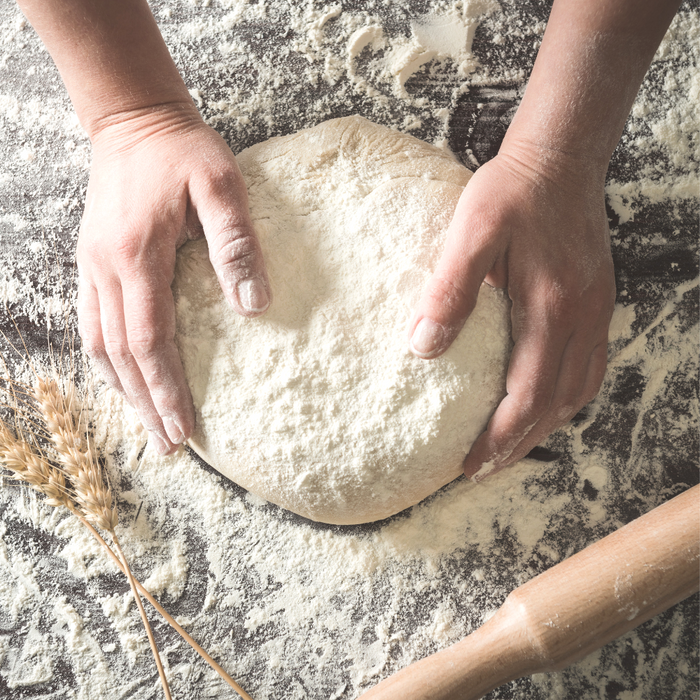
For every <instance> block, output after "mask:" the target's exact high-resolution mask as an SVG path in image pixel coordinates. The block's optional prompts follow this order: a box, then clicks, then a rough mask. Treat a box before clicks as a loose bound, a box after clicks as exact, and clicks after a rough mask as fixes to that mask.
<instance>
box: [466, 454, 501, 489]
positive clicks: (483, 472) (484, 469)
mask: <svg viewBox="0 0 700 700" xmlns="http://www.w3.org/2000/svg"><path fill="white" fill-rule="evenodd" d="M498 466H499V465H497V464H496V462H495V461H494V460H491V461H490V462H484V463H483V464H482V465H481V468H480V469H479V471H478V472H476V474H472V475H471V477H470V478H471V480H472V481H473V482H474V483H475V484H478V483H479V482H480V481H483V480H484V479H485V478H486V477H487V476H488V475H489V474H492V473H493V472H494V471H495V470H496V469H497V468H498Z"/></svg>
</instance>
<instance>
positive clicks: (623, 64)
mask: <svg viewBox="0 0 700 700" xmlns="http://www.w3.org/2000/svg"><path fill="white" fill-rule="evenodd" d="M679 4H680V2H679V1H678V0H585V1H582V0H555V2H554V5H553V7H552V12H551V15H550V19H549V22H548V24H547V30H546V32H545V35H544V38H543V41H542V46H541V48H540V51H539V53H538V56H537V60H536V62H535V66H534V68H533V71H532V75H531V77H530V81H529V83H528V86H527V89H526V91H525V95H524V97H523V100H522V103H521V105H520V107H519V109H518V112H517V114H516V116H515V118H514V119H513V123H512V124H511V127H510V129H509V130H508V133H507V135H506V138H505V139H504V142H503V148H504V150H505V151H506V152H514V153H518V152H519V151H521V150H522V149H529V148H536V149H538V150H540V151H545V152H546V151H551V152H553V153H561V154H565V155H568V156H573V157H574V158H575V159H577V160H585V161H588V162H589V163H591V164H592V165H593V166H594V167H597V168H598V169H599V170H600V169H601V168H602V171H603V173H604V172H605V169H606V167H607V163H608V161H609V159H610V156H611V155H612V152H613V150H614V149H615V146H616V144H617V142H618V140H619V138H620V136H621V134H622V130H623V128H624V125H625V121H626V119H627V115H628V114H629V111H630V109H631V107H632V103H633V102H634V99H635V96H636V94H637V91H638V90H639V86H640V85H641V83H642V80H643V78H644V75H645V73H646V71H647V69H648V67H649V65H650V63H651V61H652V59H653V57H654V52H655V51H656V48H657V47H658V45H659V43H660V42H661V39H662V38H663V35H664V33H665V31H666V29H667V28H668V26H669V24H670V23H671V20H672V19H673V16H674V14H675V12H676V10H677V8H678V6H679Z"/></svg>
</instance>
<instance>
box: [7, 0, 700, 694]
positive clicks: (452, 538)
mask: <svg viewBox="0 0 700 700" xmlns="http://www.w3.org/2000/svg"><path fill="white" fill-rule="evenodd" d="M151 6H152V9H153V12H154V15H155V17H156V19H157V21H158V23H159V25H160V27H161V31H162V33H163V35H164V37H165V40H166V42H167V44H168V46H169V48H170V50H171V53H172V54H173V57H174V58H175V60H176V62H177V64H178V66H179V68H180V70H181V72H182V74H183V76H184V79H185V81H186V83H187V85H188V87H189V88H190V89H191V94H192V96H193V99H194V100H195V102H196V103H197V105H198V107H199V109H200V111H201V113H202V114H203V116H204V118H205V119H206V120H207V121H208V122H209V123H210V124H211V125H212V126H214V127H215V128H216V129H217V130H219V132H220V133H221V134H222V135H223V136H224V137H225V139H226V140H227V142H228V143H229V145H230V146H231V148H232V150H233V151H234V153H236V152H238V151H240V150H242V149H243V148H245V147H247V146H250V145H252V144H254V143H257V142H259V141H262V140H265V139H267V138H269V137H271V136H276V135H283V134H288V133H292V132H294V131H297V130H299V129H301V128H305V127H308V126H312V125H314V124H317V123H319V122H321V121H323V120H325V119H328V118H333V117H339V116H344V115H349V114H355V113H357V114H361V115H363V116H366V117H367V118H369V119H372V120H374V121H376V122H379V123H381V124H384V125H386V126H390V127H393V128H397V129H399V130H403V131H409V132H410V133H412V134H413V135H415V136H416V137H418V138H422V139H425V140H427V141H429V142H432V143H437V144H440V145H444V146H445V147H448V148H450V149H451V150H452V151H453V152H454V153H455V154H456V155H457V157H459V158H460V159H461V160H462V162H464V163H465V164H466V165H467V166H468V167H471V168H475V167H478V165H480V164H482V163H484V162H486V161H487V160H489V159H490V158H492V157H493V156H494V155H495V154H496V153H497V151H498V147H499V143H500V141H501V139H502V138H503V135H504V133H505V130H506V128H507V126H508V124H509V121H510V118H511V117H512V115H513V113H514V111H515V108H516V107H517V104H518V101H519V99H520V97H521V95H522V92H523V89H524V85H525V80H526V77H527V75H528V73H529V70H530V68H531V66H532V63H533V61H534V58H535V55H536V51H537V48H538V46H539V41H540V40H541V36H542V33H543V31H544V25H545V22H546V18H547V15H548V11H549V7H550V3H543V2H538V1H537V0H528V1H527V2H515V1H514V0H503V1H502V2H501V3H500V4H498V3H496V2H491V1H490V0H469V1H465V2H456V1H455V2H451V1H449V0H448V1H447V2H438V1H437V0H436V1H435V2H431V1H423V0H420V1H417V0H416V1H414V0H410V1H409V2H404V3H401V4H397V3H394V2H391V1H389V0H377V1H375V2H371V3H363V2H356V1H354V0H338V2H335V3H333V4H332V5H330V4H325V3H320V2H315V1H314V0H310V1H309V2H306V3H294V2H291V0H259V1H258V2H253V1H251V2H233V1H228V2H227V1H224V0H212V1H211V2H209V0H206V1H203V2H199V1H198V0H172V1H168V0H153V2H152V3H151ZM421 27H422V28H425V27H428V29H429V31H428V30H425V29H423V30H422V29H421ZM699 31H700V14H699V12H698V8H697V3H696V2H685V3H684V4H683V7H682V9H681V13H680V14H679V16H678V17H677V18H676V20H675V22H674V24H673V26H672V29H671V31H670V32H669V35H668V36H667V38H666V39H665V40H664V43H663V44H662V47H661V49H660V50H659V53H658V54H657V58H656V60H655V61H654V63H653V65H652V67H651V69H650V72H649V74H648V76H647V78H646V80H645V83H644V85H643V87H642V90H641V92H640V95H639V97H638V99H637V102H636V103H635V107H634V109H633V112H632V115H631V117H630V119H629V121H628V124H627V127H626V130H625V133H624V135H623V138H622V141H621V143H620V145H619V147H618V149H617V150H616V152H615V154H614V157H613V160H612V163H611V166H610V170H609V173H608V185H607V191H606V195H607V201H606V203H607V207H608V215H609V221H610V227H611V233H612V250H613V257H614V262H615V268H616V283H617V306H616V312H615V317H614V319H613V325H612V329H611V342H610V366H609V370H608V374H607V377H606V380H605V383H604V387H603V390H602V392H601V394H600V396H599V397H598V398H597V399H596V400H595V402H594V403H593V404H592V405H591V406H589V407H587V408H586V409H584V410H583V411H582V412H581V413H580V414H579V415H578V416H577V417H576V418H575V419H574V421H573V422H572V424H571V425H569V426H567V427H565V428H564V429H562V430H560V431H558V432H557V433H555V434H554V435H553V436H552V437H551V438H550V439H549V440H548V441H547V443H546V444H545V445H544V446H543V448H542V449H541V450H540V451H539V452H538V454H536V455H535V457H537V459H530V460H525V461H523V462H522V463H521V464H520V465H518V466H517V467H516V468H514V469H513V470H511V472H509V473H508V474H504V475H499V476H497V477H495V478H494V479H491V480H488V481H486V482H484V484H483V485H473V484H469V483H466V482H464V481H462V480H458V482H456V483H455V484H453V485H452V486H448V487H446V488H445V489H444V490H443V491H442V492H440V493H439V494H438V495H437V496H435V497H432V498H431V499H428V501H427V502H426V503H424V504H422V505H420V506H418V507H416V508H414V509H411V510H410V511H408V512H406V513H402V514H399V515H398V516H395V517H394V518H390V519H389V520H388V521H385V522H382V523H377V524H372V525H368V526H357V527H333V526H324V525H319V524H315V523H310V522H308V521H305V520H303V519H302V518H299V517H297V516H293V515H291V514H289V513H286V512H284V511H282V510H280V509H279V508H277V507H275V506H272V505H270V504H265V503H264V502H261V501H260V500H259V499H256V498H255V497H252V496H250V495H247V494H246V493H245V492H244V491H243V490H242V489H240V488H239V487H237V486H236V485H235V484H232V483H230V482H228V481H226V480H225V479H224V478H223V477H220V476H219V475H217V474H216V473H215V472H213V471H212V470H210V469H209V468H208V467H206V466H205V465H203V464H202V463H201V462H200V461H199V460H198V459H197V458H196V457H194V456H193V455H191V454H189V453H187V452H184V451H183V453H181V454H180V455H178V456H176V457H175V458H170V460H171V461H168V458H158V457H156V456H155V455H154V454H153V453H151V452H150V451H149V450H146V449H144V446H145V435H144V433H143V431H142V430H140V429H139V428H138V426H136V427H134V419H133V416H132V415H131V414H130V413H129V411H128V409H126V408H124V407H123V406H121V404H120V403H119V401H118V399H117V398H115V397H114V396H112V395H111V394H110V393H109V392H106V391H105V390H104V389H102V388H99V387H98V389H97V391H98V392H99V398H98V402H99V403H100V405H99V406H98V409H100V410H97V411H96V415H97V416H98V419H101V420H103V421H106V424H102V425H101V426H99V425H98V427H97V432H98V438H97V439H98V441H101V445H102V446H103V449H104V450H105V452H106V460H107V470H108V472H109V474H110V478H111V483H112V487H113V489H114V491H115V494H116V501H117V503H118V505H119V508H120V519H121V524H120V526H119V527H120V528H121V529H120V533H121V534H120V537H121V538H122V540H123V543H124V545H125V548H126V550H127V555H128V556H129V557H130V559H131V560H132V563H133V566H134V570H135V572H136V573H137V575H138V577H139V578H140V579H141V580H142V581H144V582H146V583H147V587H148V584H150V587H151V588H152V589H153V591H154V592H155V593H156V594H158V595H159V597H160V598H161V599H162V601H163V602H164V604H165V606H166V607H167V608H168V609H169V611H170V612H171V613H172V614H173V615H175V616H176V617H177V618H178V620H179V621H180V622H181V623H182V624H183V625H184V626H186V627H187V628H188V629H189V630H190V632H191V633H192V635H193V636H194V637H195V638H196V639H198V641H200V642H201V643H202V644H203V645H204V646H206V647H207V648H208V649H209V651H210V652H211V653H212V655H213V656H214V657H215V658H216V659H217V660H218V661H219V662H220V663H221V664H222V665H223V666H224V667H225V668H226V670H227V671H228V672H229V673H231V675H233V676H234V677H236V678H237V679H238V680H239V682H240V683H241V684H242V685H243V687H245V688H246V689H247V690H248V692H250V693H251V695H252V696H253V697H254V698H256V700H259V699H262V698H275V699H277V698H280V699H281V698H310V699H314V700H329V699H330V698H348V699H350V698H356V697H359V695H360V694H361V693H362V691H363V690H366V689H367V688H369V687H371V686H372V685H374V684H375V683H377V682H378V681H379V680H381V679H382V678H385V677H386V676H388V675H390V674H391V673H393V672H395V671H396V670H398V669H399V668H401V667H403V666H405V665H407V664H408V663H411V662H412V661H414V660H417V659H418V658H421V657H422V656H425V655H426V654H428V653H431V652H433V651H436V650H437V649H440V648H442V647H444V646H446V645H447V644H449V643H451V642H454V641H456V640H457V639H460V638H461V637H463V636H465V635H466V634H468V633H469V632H471V631H473V629H475V628H476V627H478V626H479V625H480V624H481V623H482V622H483V621H484V620H485V619H487V618H488V616H489V615H490V614H492V613H493V611H494V610H495V609H496V608H497V607H498V606H499V605H500V604H501V603H502V601H503V600H504V598H505V596H506V595H507V593H508V592H509V591H510V590H512V589H513V588H515V587H516V586H517V585H519V584H520V583H522V582H524V581H525V580H527V579H529V578H531V577H532V576H534V575H536V574H537V573H539V572H541V571H543V570H545V569H547V568H549V567H550V566H552V565H553V564H556V563H557V562H558V561H561V560H562V559H563V558H565V557H567V556H569V555H570V554H572V553H573V552H575V551H578V550H580V549H582V548H583V547H585V546H586V545H588V544H590V543H592V542H594V541H596V540H598V539H600V538H601V537H602V536H604V535H605V534H607V533H609V532H611V531H613V530H615V529H616V528H618V527H619V526H621V525H622V524H624V523H626V522H629V521H630V520H632V519H634V518H635V517H637V516H639V515H640V514H642V513H644V512H647V511H648V510H650V509H652V508H654V507H655V506H657V505H659V504H660V503H662V502H664V501H666V500H668V499H669V498H671V497H673V496H674V495H676V494H678V493H680V492H681V491H683V490H685V489H687V488H688V487H689V486H690V485H693V484H695V483H697V481H698V427H697V417H698V393H697V392H698V286H697V278H698V258H697V241H698V224H697V221H698V180H697V156H698V128H697V126H698V125H697V121H696V120H697V118H696V116H695V112H694V110H696V109H697V105H696V102H694V100H693V97H692V95H693V94H694V95H695V97H697V91H698V82H697V57H698V51H699V50H700V49H699V46H700V41H698V32H699ZM435 36H437V37H438V39H437V40H436V39H435ZM440 37H442V39H441V38H440ZM455 37H457V40H455ZM0 38H1V40H0V46H1V48H0V51H1V53H0V151H1V153H2V159H1V160H0V237H1V241H2V245H1V246H0V261H1V263H2V264H1V265H0V290H1V292H2V296H3V301H4V305H5V307H6V311H5V312H3V315H2V317H1V318H2V321H0V326H1V328H2V331H3V332H4V333H5V334H6V335H7V338H5V339H0V346H1V347H2V355H3V357H4V358H5V359H6V362H7V366H6V371H7V372H9V373H17V374H18V375H22V373H23V372H24V371H25V370H24V369H23V365H22V364H21V362H20V361H19V360H18V359H17V353H16V352H15V350H14V349H13V348H12V347H11V344H10V343H12V344H14V345H15V346H16V345H17V344H18V338H19V335H20V334H21V336H22V338H23V339H24V342H25V343H26V352H27V353H28V354H29V356H30V357H31V358H32V360H33V362H34V363H35V364H37V365H41V364H42V363H44V362H45V361H46V359H47V347H48V346H49V345H51V346H53V347H54V348H59V349H60V348H61V346H62V344H63V343H64V337H65V335H66V329H67V330H68V334H69V335H71V336H75V334H76V333H75V331H76V325H75V324H76V320H75V313H74V312H73V311H72V305H73V302H74V295H75V289H74V287H75V285H74V263H73V259H74V251H75V245H76V240H77V231H78V227H79V223H80V217H81V211H82V206H83V203H84V198H85V189H86V186H87V182H88V176H89V164H90V146H89V142H88V141H87V139H86V137H85V135H84V133H83V132H82V130H81V128H80V126H79V124H78V122H77V119H76V117H75V116H74V113H73V112H72V109H71V106H70V102H69V100H68V97H67V95H66V93H65V91H64V88H63V85H62V83H61V80H60V77H59V75H58V73H57V71H56V69H55V67H54V65H53V64H52V62H51V60H50V58H49V56H48V54H47V53H46V51H45V50H44V48H43V47H42V45H41V43H40V41H39V40H38V38H37V36H36V34H35V33H34V31H33V30H32V28H31V27H30V26H29V25H28V24H27V23H26V22H25V21H24V20H23V18H22V16H21V14H20V13H19V10H18V9H17V8H16V6H15V5H14V3H12V2H9V0H3V2H2V3H0ZM443 40H444V41H443ZM436 41H437V44H436ZM358 42H359V43H358ZM362 42H364V44H362ZM455 42H456V43H455ZM470 45H471V51H468V50H467V48H468V47H469V46H470ZM359 46H363V47H364V48H363V50H362V51H359V50H358V47H359ZM455 47H456V48H455ZM693 91H694V92H693ZM22 352H24V350H22ZM166 475H167V476H166ZM0 533H1V534H2V541H1V542H0V569H1V570H2V575H1V576H0V696H1V697H3V698H7V699H8V700H10V699H12V700H15V699H17V700H19V698H45V699H47V700H48V698H64V697H65V698H68V697H74V698H90V700H100V699H102V698H117V697H118V698H139V699H140V698H149V697H160V696H161V695H160V693H161V691H160V688H159V685H158V677H157V673H156V671H155V666H154V665H153V663H152V659H150V658H149V656H148V654H149V651H148V646H147V644H146V642H145V637H144V635H143V633H142V631H141V629H140V628H139V621H138V616H137V613H136V610H135V607H134V606H133V604H132V599H131V597H130V593H129V588H128V584H127V583H126V582H125V581H124V579H123V577H121V575H120V574H119V573H118V572H117V571H116V569H115V568H114V567H112V566H111V565H110V564H109V563H108V562H106V561H105V560H104V557H103V556H102V554H101V552H100V551H99V549H98V548H97V547H96V546H95V545H93V544H92V543H91V540H90V538H89V536H87V535H85V533H84V532H83V531H82V529H81V528H80V527H79V526H78V525H76V524H75V523H74V522H73V521H72V518H71V516H69V515H68V514H66V513H60V512H59V511H58V510H55V509H52V508H50V507H48V506H46V505H45V504H44V503H43V502H42V499H41V497H39V496H36V495H35V494H32V493H30V492H29V491H28V490H27V489H25V488H24V487H23V486H21V485H18V484H16V483H14V482H13V481H11V480H10V479H8V478H4V479H3V488H2V490H0ZM156 617H157V616H155V615H154V630H155V634H156V639H157V641H158V644H159V647H160V648H161V650H162V652H163V657H164V658H165V660H166V667H167V669H168V673H169V675H170V677H171V679H172V688H173V696H174V697H188V698H193V699H195V700H196V699H199V698H210V697H220V698H228V697H236V696H235V693H234V692H233V691H232V690H231V689H229V688H228V687H227V686H226V685H225V684H223V682H221V681H220V679H219V678H218V677H217V676H216V675H215V674H214V673H213V672H212V671H211V670H210V669H209V668H208V667H207V666H206V665H205V664H204V663H203V662H201V661H200V660H199V659H198V658H197V657H196V655H195V654H194V653H193V652H191V650H190V648H189V647H188V646H187V645H185V644H183V643H181V642H180V640H179V637H177V635H176V634H175V633H174V632H173V631H172V630H171V629H170V628H169V627H167V626H166V625H165V624H163V623H162V622H160V621H158V620H156ZM697 653H698V600H697V597H694V598H692V599H688V600H686V601H685V602H683V603H681V604H679V605H678V606H676V607H675V608H673V609H671V610H669V611H667V612H666V613H664V614H662V615H660V616H658V617H657V618H655V619H653V620H651V621H649V622H648V623H646V624H644V625H642V626H641V627H640V628H639V629H637V630H636V631H634V632H632V633H630V634H628V635H626V636H624V637H623V638H621V639H619V640H617V641H616V642H614V643H612V644H610V645H608V646H607V647H605V648H604V649H603V650H601V651H599V652H596V653H595V654H593V655H591V656H590V657H588V658H587V659H585V660H584V661H582V662H580V663H578V664H576V665H574V666H573V667H571V668H569V669H566V670H564V671H561V672H558V673H553V674H547V675H543V676H536V677H532V678H525V679H521V680H519V681H515V682H513V683H510V684H508V685H507V686H504V687H503V688H501V689H499V690H496V691H493V692H492V693H491V694H490V695H489V696H488V697H490V698H494V699H495V698H530V699H542V700H544V699H548V698H580V699H581V700H584V699H585V700H593V699H594V698H595V699H598V698H608V699H613V698H619V699H620V700H622V699H623V698H624V699H625V700H631V699H632V698H635V699H637V698H639V699H641V698H650V699H651V698H653V699H654V700H663V699H665V698H691V697H698V693H700V684H699V682H698V674H697Z"/></svg>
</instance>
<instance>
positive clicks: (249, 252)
mask: <svg viewBox="0 0 700 700" xmlns="http://www.w3.org/2000/svg"><path fill="white" fill-rule="evenodd" d="M259 254H260V245H259V243H258V240H257V238H256V237H255V234H254V233H253V232H252V231H250V230H247V229H246V228H244V227H234V226H232V227H229V228H226V229H224V230H221V231H219V233H218V234H217V236H216V238H215V240H214V259H215V260H216V262H218V263H219V264H227V263H232V262H235V263H237V266H238V267H242V268H252V267H254V266H255V263H256V261H257V258H258V256H259Z"/></svg>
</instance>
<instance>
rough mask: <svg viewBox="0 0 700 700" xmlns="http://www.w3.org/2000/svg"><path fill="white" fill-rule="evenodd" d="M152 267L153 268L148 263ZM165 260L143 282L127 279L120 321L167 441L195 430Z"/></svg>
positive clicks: (175, 442) (181, 439)
mask: <svg viewBox="0 0 700 700" xmlns="http://www.w3.org/2000/svg"><path fill="white" fill-rule="evenodd" d="M151 269H153V266H151ZM167 269H169V267H168V265H167V264H165V265H164V266H162V267H161V270H162V272H160V273H156V274H153V275H152V276H151V277H150V278H148V279H147V280H145V279H144V278H142V277H140V276H139V277H138V278H136V279H134V280H132V281H128V280H125V283H124V286H123V289H122V294H123V299H124V314H125V319H124V325H125V330H126V337H127V341H128V346H129V352H130V353H131V355H132V356H133V358H134V360H135V361H136V364H137V365H138V370H139V372H140V376H141V378H142V380H143V383H144V384H145V386H146V389H147V394H148V396H149V398H150V404H149V408H150V405H152V406H153V408H154V409H155V412H156V414H157V416H158V418H159V421H160V423H161V425H162V426H163V428H164V430H165V434H166V436H167V439H168V440H169V441H170V442H171V443H172V444H173V445H179V444H181V443H182V442H184V441H185V440H186V439H187V438H188V437H189V436H190V435H191V434H192V432H193V430H194V423H195V419H194V407H193V404H192V396H191V394H190V390H189V387H188V385H187V380H186V378H185V372H184V369H183V367H182V362H181V361H180V354H179V352H178V349H177V346H176V345H175V304H174V301H173V297H172V292H171V290H170V284H169V276H168V275H167V273H166V270H167Z"/></svg>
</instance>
